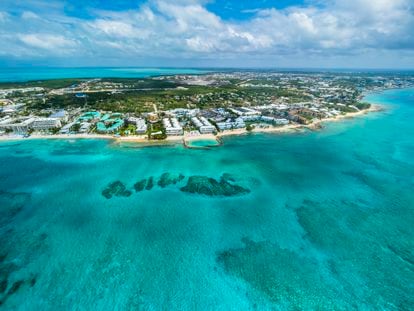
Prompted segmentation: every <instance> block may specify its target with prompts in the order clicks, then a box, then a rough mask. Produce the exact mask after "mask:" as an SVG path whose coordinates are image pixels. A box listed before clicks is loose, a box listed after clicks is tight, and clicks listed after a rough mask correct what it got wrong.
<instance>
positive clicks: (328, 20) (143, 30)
mask: <svg viewBox="0 0 414 311" xmlns="http://www.w3.org/2000/svg"><path fill="white" fill-rule="evenodd" d="M323 1H324V0H322V4H323V5H322V6H311V5H309V6H302V7H290V8H287V9H284V10H278V9H267V10H255V15H254V16H253V17H252V18H250V19H249V20H244V21H238V22H236V21H228V20H223V19H222V18H220V17H219V16H217V15H215V14H214V13H212V12H210V11H208V10H207V8H206V7H205V4H206V1H197V0H179V1H174V2H173V1H167V0H149V1H148V2H147V3H145V4H143V5H142V6H141V7H138V8H137V9H136V10H130V11H123V12H119V11H118V12H110V11H99V12H98V11H96V12H95V14H96V17H95V18H94V19H80V18H74V17H70V16H66V15H65V14H63V13H62V12H61V13H60V15H58V14H57V13H56V11H54V14H53V16H50V15H47V16H46V15H42V14H40V13H38V12H36V13H37V14H35V13H33V12H30V11H26V12H23V13H22V14H21V15H20V16H17V15H10V14H7V13H1V12H0V22H1V23H3V24H5V25H3V26H2V27H1V28H0V39H2V40H3V42H4V44H3V47H1V48H0V54H1V55H7V54H13V55H16V54H18V55H23V56H24V57H27V55H28V54H30V53H32V54H33V55H37V56H39V55H41V56H43V57H50V56H54V55H55V56H58V55H61V54H70V53H73V54H74V55H77V57H79V58H81V57H83V56H85V57H86V56H87V57H95V58H101V59H105V58H106V57H110V58H116V57H118V58H123V57H130V58H133V57H147V58H151V57H165V58H170V59H172V60H174V59H179V58H195V59H196V58H205V57H207V58H208V57H210V58H212V59H213V58H215V59H216V58H226V59H228V58H233V59H244V58H249V57H259V58H260V56H261V55H262V56H263V57H267V58H271V57H278V56H284V55H289V54H290V55H293V56H292V57H295V55H298V54H303V55H310V54H314V55H327V56H340V55H346V54H349V55H356V54H358V53H367V51H368V52H369V51H371V53H377V52H376V51H380V50H381V51H400V50H401V51H402V50H405V51H408V52H409V53H413V51H414V34H413V32H412V29H414V14H413V5H412V3H411V0H393V1H389V0H375V1H372V0H352V1H351V0H335V1H328V0H326V2H323ZM319 2H321V0H319ZM10 47H13V49H11V48H10ZM103 47H104V48H103ZM16 49H20V51H16Z"/></svg>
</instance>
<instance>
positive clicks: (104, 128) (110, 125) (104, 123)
mask: <svg viewBox="0 0 414 311" xmlns="http://www.w3.org/2000/svg"><path fill="white" fill-rule="evenodd" d="M121 117H122V114H120V113H112V114H109V113H107V114H105V115H104V116H103V117H102V118H101V120H100V121H99V122H98V123H97V124H96V130H97V131H98V132H99V133H105V134H107V133H115V132H117V131H118V130H119V129H120V128H121V127H122V126H123V125H124V123H125V122H124V120H123V119H121Z"/></svg>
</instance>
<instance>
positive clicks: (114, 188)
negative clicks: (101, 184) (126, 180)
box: [102, 180, 132, 199]
mask: <svg viewBox="0 0 414 311" xmlns="http://www.w3.org/2000/svg"><path fill="white" fill-rule="evenodd" d="M131 194H132V191H130V190H128V189H127V188H126V187H125V185H124V184H123V183H122V182H121V181H119V180H118V181H115V182H113V183H110V184H109V185H108V186H107V187H106V188H105V189H104V190H103V191H102V195H103V196H104V197H105V198H107V199H111V198H112V197H113V196H117V197H129V196H131Z"/></svg>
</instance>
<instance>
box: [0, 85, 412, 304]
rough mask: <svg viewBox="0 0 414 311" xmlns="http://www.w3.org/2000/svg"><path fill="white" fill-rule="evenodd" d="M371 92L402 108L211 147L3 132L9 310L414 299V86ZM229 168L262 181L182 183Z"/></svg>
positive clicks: (0, 165)
mask: <svg viewBox="0 0 414 311" xmlns="http://www.w3.org/2000/svg"><path fill="white" fill-rule="evenodd" d="M369 100H370V101H373V102H382V103H384V104H386V105H387V110H386V111H382V112H378V113H373V114H370V115H368V116H365V117H361V118H356V119H352V120H346V121H343V122H338V123H331V124H327V125H326V126H327V127H326V128H325V129H323V130H322V131H319V132H313V133H301V134H286V135H263V134H257V135H256V134H255V135H246V136H243V137H228V138H225V139H224V146H222V147H218V148H213V149H210V150H196V149H185V148H183V147H182V146H179V145H169V146H164V147H149V148H130V147H122V146H119V145H115V144H113V143H111V142H110V141H104V140H91V141H87V140H76V141H24V142H8V143H1V144H0V191H2V192H0V233H1V235H0V244H1V245H0V246H1V247H0V271H1V272H2V273H1V275H0V304H1V305H0V309H2V310H3V309H4V310H8V309H17V310H31V309H39V310H62V309H63V310H66V309H78V310H91V309H97V310H108V309H110V310H112V309H119V310H125V309H128V310H129V309H143V310H194V309H195V310H203V309H206V310H255V309H258V310H266V309H276V310H286V309H292V310H296V309H308V310H309V309H322V310H332V309H338V310H350V309H359V310H378V309H386V310H410V309H411V308H412V306H413V305H414V284H413V283H414V253H413V250H414V231H413V230H414V229H413V223H414V192H413V191H412V189H413V183H414V140H413V137H414V125H413V122H412V120H413V118H414V91H413V90H399V91H388V92H386V93H384V94H376V95H371V96H369ZM166 172H168V173H170V174H171V175H168V176H170V177H171V176H179V174H182V175H184V176H185V178H184V179H183V180H181V181H178V180H176V182H175V183H172V182H171V184H168V185H165V184H163V187H161V186H159V185H158V181H159V178H160V176H161V175H162V174H163V173H166ZM225 173H226V175H224V176H226V178H228V179H226V180H229V181H228V182H229V183H231V184H232V185H238V186H240V187H243V189H249V190H250V192H248V193H246V192H243V193H240V194H235V195H232V196H227V197H226V196H220V195H214V196H208V195H203V194H199V193H188V192H183V191H181V188H183V187H184V186H185V185H186V184H187V181H188V178H189V177H190V176H206V177H211V178H214V179H215V180H217V181H219V180H220V177H221V176H223V174H225ZM151 176H153V177H154V178H153V180H154V186H153V188H152V189H151V190H145V189H144V190H142V191H138V192H135V189H134V185H135V184H136V183H137V182H138V181H140V180H143V179H149V178H150V177H151ZM171 178H172V180H173V177H171ZM115 181H120V182H121V183H122V184H123V185H124V186H125V189H126V190H129V191H131V194H130V196H126V195H125V191H124V192H123V191H120V192H119V193H120V195H119V196H116V195H115V196H113V197H112V198H110V199H106V198H105V197H104V196H103V195H102V191H103V190H104V189H105V188H106V187H107V186H108V185H109V184H111V183H113V182H115ZM118 185H119V184H118Z"/></svg>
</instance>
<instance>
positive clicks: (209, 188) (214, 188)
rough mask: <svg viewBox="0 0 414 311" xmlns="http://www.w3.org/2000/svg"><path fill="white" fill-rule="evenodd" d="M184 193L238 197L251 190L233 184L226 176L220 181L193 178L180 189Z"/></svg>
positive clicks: (199, 177)
mask: <svg viewBox="0 0 414 311" xmlns="http://www.w3.org/2000/svg"><path fill="white" fill-rule="evenodd" d="M180 190H181V191H183V192H189V193H196V194H204V195H208V196H226V197H229V196H236V195H243V194H247V193H249V192H250V190H249V189H247V188H243V187H241V186H239V185H236V184H234V183H231V182H230V180H229V179H228V178H226V176H222V177H221V178H220V181H217V180H215V179H214V178H209V177H206V176H191V177H190V178H189V179H188V182H187V185H186V186H185V187H182V188H181V189H180Z"/></svg>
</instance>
